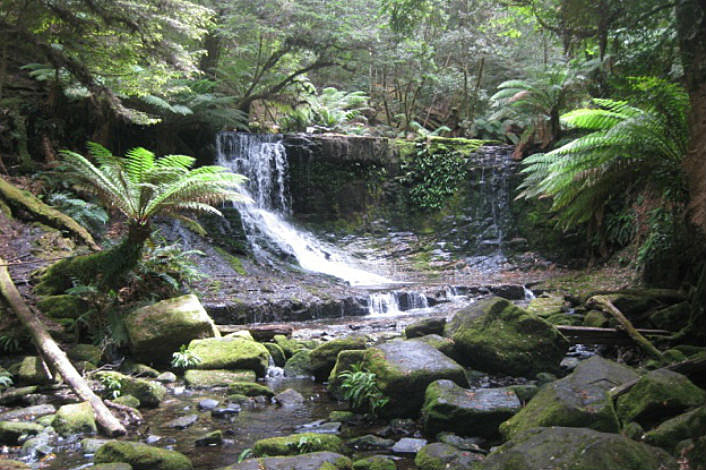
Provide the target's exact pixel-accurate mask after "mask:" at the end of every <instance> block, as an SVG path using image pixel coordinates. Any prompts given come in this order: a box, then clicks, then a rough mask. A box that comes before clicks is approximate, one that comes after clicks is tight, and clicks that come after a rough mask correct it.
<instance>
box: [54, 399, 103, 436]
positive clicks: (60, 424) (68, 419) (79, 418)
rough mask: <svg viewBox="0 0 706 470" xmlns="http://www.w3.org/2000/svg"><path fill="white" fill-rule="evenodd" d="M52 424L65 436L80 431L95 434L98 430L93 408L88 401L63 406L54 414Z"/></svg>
mask: <svg viewBox="0 0 706 470" xmlns="http://www.w3.org/2000/svg"><path fill="white" fill-rule="evenodd" d="M51 425H52V427H53V428H54V430H56V432H57V433H58V434H60V435H61V436H64V437H66V436H70V435H72V434H79V433H82V434H95V433H96V431H97V429H96V419H95V417H94V415H93V408H91V404H90V403H88V402H87V401H85V402H83V403H73V404H70V405H64V406H62V407H61V408H59V409H58V410H57V412H56V414H55V415H54V419H53V420H52V422H51Z"/></svg>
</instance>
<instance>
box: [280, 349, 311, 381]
mask: <svg viewBox="0 0 706 470" xmlns="http://www.w3.org/2000/svg"><path fill="white" fill-rule="evenodd" d="M313 374H314V371H313V369H312V368H311V351H309V350H308V349H300V350H299V351H297V352H295V353H294V354H293V355H292V357H290V358H289V359H287V362H285V363H284V375H285V377H311V376H312V375H313Z"/></svg>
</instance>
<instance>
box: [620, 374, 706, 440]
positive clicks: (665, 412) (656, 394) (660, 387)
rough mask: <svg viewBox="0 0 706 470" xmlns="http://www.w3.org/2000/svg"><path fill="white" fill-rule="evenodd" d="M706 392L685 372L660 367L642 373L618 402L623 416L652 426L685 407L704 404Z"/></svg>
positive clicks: (643, 424) (625, 418)
mask: <svg viewBox="0 0 706 470" xmlns="http://www.w3.org/2000/svg"><path fill="white" fill-rule="evenodd" d="M705 401H706V392H704V390H703V389H701V388H699V387H697V386H696V385H694V384H693V383H692V382H691V381H690V380H689V379H688V378H687V377H686V376H684V375H682V374H678V373H676V372H672V371H670V370H666V369H657V370H653V371H650V372H648V373H647V374H645V375H644V376H642V377H641V378H640V380H639V382H638V383H637V384H635V386H634V387H632V388H631V389H630V390H629V391H628V392H627V393H625V394H623V395H621V396H620V397H619V398H618V401H617V403H616V409H617V412H618V416H619V417H620V419H621V420H622V421H623V422H625V423H627V422H630V421H636V422H638V423H640V425H642V426H643V427H645V428H647V427H650V426H652V425H654V424H656V423H658V422H659V421H661V420H663V419H665V418H669V417H672V416H675V415H677V414H679V413H682V412H684V411H685V410H687V409H689V408H691V407H695V406H699V405H703V403H704V402H705Z"/></svg>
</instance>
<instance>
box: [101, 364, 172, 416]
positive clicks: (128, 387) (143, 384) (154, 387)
mask: <svg viewBox="0 0 706 470" xmlns="http://www.w3.org/2000/svg"><path fill="white" fill-rule="evenodd" d="M96 376H97V377H98V378H101V377H104V376H110V377H111V378H112V380H113V381H117V382H119V383H120V393H121V394H127V395H132V396H134V397H135V398H137V399H138V400H139V401H140V405H141V406H144V407H147V408H156V407H157V406H159V403H160V402H161V401H162V400H164V397H165V395H166V394H167V389H166V388H164V385H162V384H161V383H159V382H155V381H153V380H146V379H140V378H138V377H130V376H128V375H124V374H121V373H119V372H112V371H102V372H98V373H97V374H96Z"/></svg>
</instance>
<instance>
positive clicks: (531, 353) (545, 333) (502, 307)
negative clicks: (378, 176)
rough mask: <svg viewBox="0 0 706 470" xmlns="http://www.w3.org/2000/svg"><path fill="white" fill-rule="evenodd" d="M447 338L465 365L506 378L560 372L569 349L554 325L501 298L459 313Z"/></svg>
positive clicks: (447, 328) (447, 333)
mask: <svg viewBox="0 0 706 470" xmlns="http://www.w3.org/2000/svg"><path fill="white" fill-rule="evenodd" d="M444 334H445V336H448V337H450V338H451V339H453V340H454V342H455V343H456V348H455V349H456V357H457V358H458V360H459V361H460V362H461V363H462V364H464V365H467V366H470V367H473V368H474V369H478V370H482V371H484V372H489V373H497V374H505V375H515V376H534V375H536V374H537V373H539V372H558V370H559V363H560V362H561V359H562V358H563V357H564V354H565V353H566V351H567V350H568V347H569V343H568V341H567V340H566V338H564V336H563V335H562V334H561V333H559V331H558V330H557V329H556V328H554V327H553V326H552V325H550V324H549V323H547V322H546V321H544V320H542V319H540V318H539V317H536V316H534V315H532V314H530V313H528V312H526V311H525V310H523V309H521V308H519V307H517V306H515V305H513V304H512V303H510V302H509V301H507V300H505V299H501V298H499V297H491V298H488V299H484V300H481V301H479V302H476V303H474V304H472V305H471V306H469V307H467V308H465V309H463V310H461V311H459V312H458V313H456V315H455V316H454V317H453V319H452V320H451V321H450V322H449V323H447V324H446V327H445V328H444Z"/></svg>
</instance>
